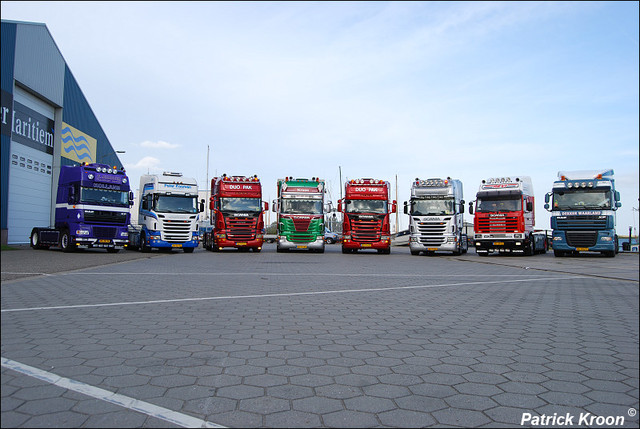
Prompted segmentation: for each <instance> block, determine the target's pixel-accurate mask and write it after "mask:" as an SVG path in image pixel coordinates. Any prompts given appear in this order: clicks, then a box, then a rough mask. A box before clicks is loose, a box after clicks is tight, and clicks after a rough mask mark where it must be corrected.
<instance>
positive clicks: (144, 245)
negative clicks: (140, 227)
mask: <svg viewBox="0 0 640 429" xmlns="http://www.w3.org/2000/svg"><path fill="white" fill-rule="evenodd" d="M140 251H141V252H142V253H148V252H150V251H151V248H150V247H149V245H148V244H147V234H145V233H144V232H143V233H142V234H140Z"/></svg>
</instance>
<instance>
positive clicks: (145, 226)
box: [129, 172, 204, 253]
mask: <svg viewBox="0 0 640 429" xmlns="http://www.w3.org/2000/svg"><path fill="white" fill-rule="evenodd" d="M139 192H140V195H139V198H140V204H139V207H138V214H137V215H138V226H131V227H130V228H129V240H130V241H131V243H130V247H132V248H134V249H136V248H137V249H140V251H142V252H148V251H150V250H151V249H163V250H172V249H182V250H184V252H185V253H191V252H193V250H194V249H195V248H196V247H198V243H199V236H198V220H199V213H200V212H202V211H204V200H202V202H200V204H198V184H197V182H196V180H195V179H191V178H184V177H182V173H173V172H164V173H162V174H145V175H143V176H141V177H140V190H139Z"/></svg>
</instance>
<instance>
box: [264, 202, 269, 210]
mask: <svg viewBox="0 0 640 429" xmlns="http://www.w3.org/2000/svg"><path fill="white" fill-rule="evenodd" d="M263 203H264V211H266V212H268V211H269V203H268V202H267V201H263Z"/></svg>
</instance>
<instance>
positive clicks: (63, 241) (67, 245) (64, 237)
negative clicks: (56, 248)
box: [60, 229, 73, 253]
mask: <svg viewBox="0 0 640 429" xmlns="http://www.w3.org/2000/svg"><path fill="white" fill-rule="evenodd" d="M60 248H61V249H62V251H63V252H66V253H69V252H73V245H72V244H71V234H69V231H67V230H66V229H65V230H64V231H62V234H61V235H60Z"/></svg>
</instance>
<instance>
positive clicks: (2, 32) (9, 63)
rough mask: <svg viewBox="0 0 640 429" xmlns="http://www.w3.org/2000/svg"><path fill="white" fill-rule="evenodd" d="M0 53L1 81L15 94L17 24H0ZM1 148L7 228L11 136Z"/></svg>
mask: <svg viewBox="0 0 640 429" xmlns="http://www.w3.org/2000/svg"><path fill="white" fill-rule="evenodd" d="M0 27H1V29H0V43H1V49H0V55H1V64H2V66H1V67H2V68H1V70H0V74H1V77H0V81H1V85H2V90H3V91H7V92H8V93H9V94H13V63H14V58H15V52H16V51H15V47H16V24H12V23H5V22H3V23H2V25H1V26H0ZM1 140H2V145H1V149H0V159H1V161H0V164H1V165H0V229H7V213H8V211H7V202H8V200H9V159H10V158H11V156H10V154H11V138H10V137H9V136H5V135H4V134H3V135H2V137H1Z"/></svg>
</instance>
